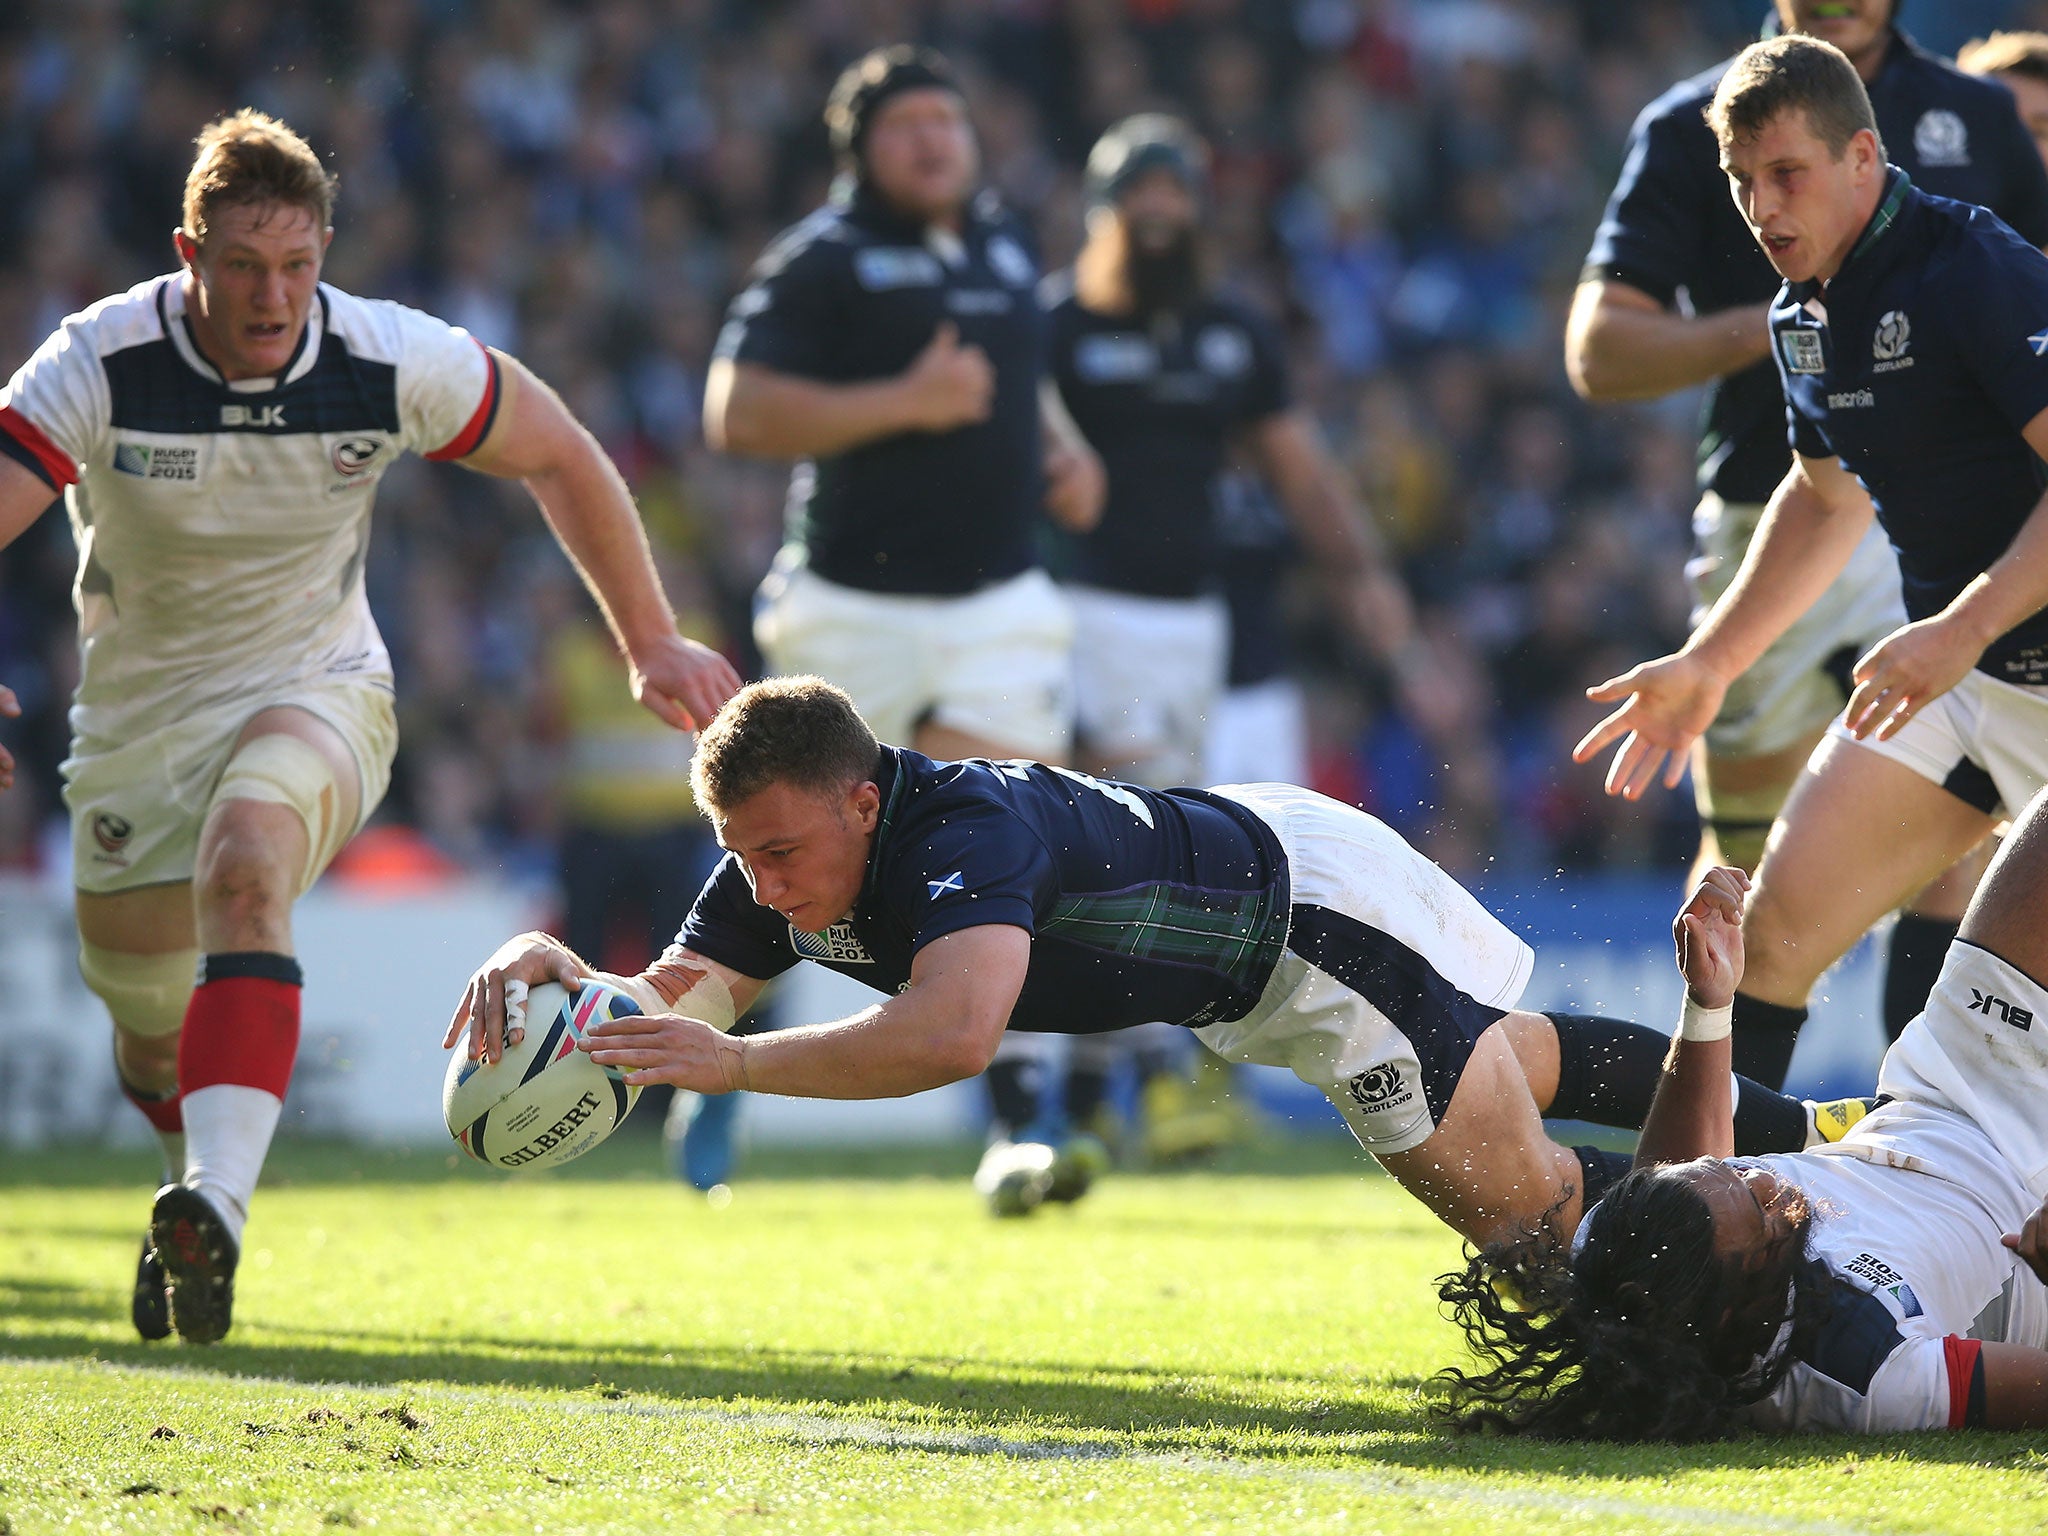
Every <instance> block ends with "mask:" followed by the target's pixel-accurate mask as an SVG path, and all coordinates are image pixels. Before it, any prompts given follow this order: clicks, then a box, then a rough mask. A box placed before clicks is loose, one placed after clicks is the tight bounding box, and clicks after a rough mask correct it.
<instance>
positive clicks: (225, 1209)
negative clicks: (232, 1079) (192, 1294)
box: [185, 1083, 284, 1243]
mask: <svg viewBox="0 0 2048 1536" xmlns="http://www.w3.org/2000/svg"><path fill="white" fill-rule="evenodd" d="M283 1110H284V1101H283V1100H282V1099H280V1098H278V1096H277V1095H276V1094H274V1093H265V1092H264V1091H263V1090H262V1089H261V1088H248V1087H244V1086H243V1085H242V1084H240V1083H215V1084H213V1085H212V1086H211V1087H208V1088H195V1089H193V1090H192V1091H191V1092H189V1093H187V1094H186V1095H185V1182H186V1183H187V1184H189V1185H191V1186H192V1187H193V1188H195V1189H197V1190H198V1191H199V1192H200V1193H201V1194H203V1195H205V1196H206V1197H207V1198H208V1199H209V1200H211V1201H212V1202H213V1203H214V1206H215V1208H216V1209H217V1210H219V1212H220V1213H221V1216H222V1218H223V1219H224V1220H226V1222H227V1224H228V1230H229V1231H230V1232H231V1233H232V1234H233V1235H234V1239H235V1241H236V1242H237V1243H239V1242H241V1240H242V1226H243V1223H245V1222H246V1221H248V1219H249V1200H250V1198H251V1197H252V1196H253V1195H254V1194H255V1193H256V1177H257V1175H258V1174H260V1173H262V1172H263V1159H264V1156H265V1154H266V1153H268V1152H269V1151H270V1138H271V1135H272V1133H273V1132H275V1131H276V1130H277V1117H278V1115H279V1114H280V1113H282V1111H283Z"/></svg>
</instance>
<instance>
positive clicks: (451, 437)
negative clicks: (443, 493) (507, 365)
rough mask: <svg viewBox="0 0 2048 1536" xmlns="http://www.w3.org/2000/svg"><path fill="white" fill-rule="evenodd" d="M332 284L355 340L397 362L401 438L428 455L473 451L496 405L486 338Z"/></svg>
mask: <svg viewBox="0 0 2048 1536" xmlns="http://www.w3.org/2000/svg"><path fill="white" fill-rule="evenodd" d="M327 291H328V294H329V298H330V302H331V304H332V306H333V315H334V319H333V324H334V327H335V329H336V330H337V331H338V332H340V333H341V334H342V335H343V337H344V338H345V339H346V340H347V342H348V344H349V345H350V347H351V348H352V349H353V350H354V351H355V352H356V353H357V354H359V355H362V356H368V357H375V358H380V359H383V360H386V361H388V362H389V363H390V364H391V366H392V367H393V368H394V369H395V370H396V396H397V406H398V428H399V437H400V444H399V445H400V446H401V447H402V448H404V449H408V450H410V451H411V452H413V453H417V454H421V455H423V456H425V457H426V458H429V459H459V458H463V457H465V456H466V455H468V454H470V453H473V452H475V451H476V448H477V445H478V444H479V443H481V442H482V441H483V440H484V437H485V435H486V434H487V433H488V432H489V431H490V429H491V423H492V422H493V421H494V420H495V419H496V418H497V411H498V362H497V359H496V358H494V357H493V356H491V354H490V353H489V352H488V351H486V350H485V349H484V345H483V343H482V342H480V341H478V340H477V339H476V338H475V337H474V336H472V335H470V334H469V332H467V331H465V330H463V329H462V328H461V327H460V326H454V325H450V324H449V323H448V322H447V321H445V320H441V319H437V318H436V317H434V316H433V315H429V314H426V313H424V312H422V311H420V310H417V309H410V308H408V307H406V306H405V305H403V304H395V303H393V302H391V301H390V300H388V299H359V298H355V297H352V296H349V295H344V294H340V293H336V292H335V291H334V290H331V289H330V290H327Z"/></svg>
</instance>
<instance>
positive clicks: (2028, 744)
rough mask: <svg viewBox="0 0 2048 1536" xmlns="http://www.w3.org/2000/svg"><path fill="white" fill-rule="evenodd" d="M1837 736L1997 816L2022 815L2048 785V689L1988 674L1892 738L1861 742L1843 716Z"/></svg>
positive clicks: (1975, 676)
mask: <svg viewBox="0 0 2048 1536" xmlns="http://www.w3.org/2000/svg"><path fill="white" fill-rule="evenodd" d="M1830 734H1832V735H1835V736H1839V737H1841V738H1842V739H1843V740H1844V741H1851V742H1855V744H1856V745H1857V746H1859V747H1864V748H1867V749H1869V750H1870V751H1872V752H1875V753H1877V754H1878V755H1879V756H1881V757H1888V758H1890V759H1891V760H1892V761H1893V762H1896V763H1903V764H1905V765H1906V766H1907V767H1908V768H1910V769H1912V770H1913V771H1914V772H1915V773H1917V774H1919V775H1920V777H1921V778H1923V779H1927V780H1929V781H1930V782H1932V783H1935V784H1939V785H1940V786H1941V787H1942V788H1943V789H1945V790H1947V791H1948V792H1949V793H1950V794H1952V795H1954V796H1955V797H1956V798H1957V799H1958V800H1961V801H1963V802H1964V803H1965V804H1968V805H1973V806H1975V807H1976V808H1977V809H1978V810H1980V811H1983V812H1985V813H1986V814H1988V815H1992V816H2017V815H2019V813H2020V812H2021V811H2022V810H2024V809H2025V808H2026V804H2027V802H2028V801H2029V800H2031V799H2033V798H2034V796H2035V795H2036V794H2037V793H2039V792H2040V789H2041V787H2042V785H2044V784H2048V688H2041V687H2024V686H2021V685H2020V684H2017V683H2004V682H2000V681H1999V680H1998V679H1997V678H1995V677H1992V676H1990V675H1989V674H1988V673H1984V672H1971V673H1970V674H1969V675H1968V676H1967V677H1965V678H1964V679H1963V680H1962V681H1961V682H1959V683H1957V684H1956V685H1955V687H1953V688H1951V689H1949V691H1948V692H1947V693H1944V694H1943V695H1942V696H1941V697H1940V698H1938V699H1935V700H1934V701H1933V702H1931V703H1929V704H1928V705H1926V706H1925V707H1924V708H1923V709H1921V710H1920V711H1919V713H1917V714H1916V715H1914V716H1913V718H1912V719H1911V720H1908V721H1907V722H1906V723H1905V725H1904V726H1903V727H1902V728H1901V729H1900V731H1899V733H1898V734H1897V735H1896V736H1894V737H1892V738H1891V740H1889V741H1878V740H1876V739H1874V738H1871V737H1866V738H1864V739H1863V740H1861V741H1857V740H1856V738H1855V737H1853V736H1851V735H1850V734H1849V730H1848V726H1847V725H1846V724H1845V723H1843V722H1842V721H1839V720H1838V721H1836V722H1835V726H1834V729H1833V731H1832V732H1831V733H1830Z"/></svg>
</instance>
